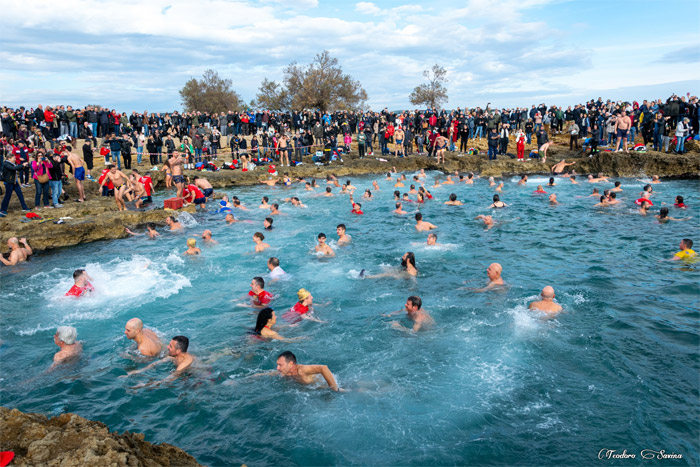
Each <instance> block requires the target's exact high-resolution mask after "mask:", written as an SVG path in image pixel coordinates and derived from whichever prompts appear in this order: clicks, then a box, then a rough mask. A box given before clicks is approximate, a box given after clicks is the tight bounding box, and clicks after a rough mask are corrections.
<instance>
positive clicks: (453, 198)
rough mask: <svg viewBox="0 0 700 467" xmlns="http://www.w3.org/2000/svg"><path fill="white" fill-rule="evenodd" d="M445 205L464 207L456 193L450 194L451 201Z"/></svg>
mask: <svg viewBox="0 0 700 467" xmlns="http://www.w3.org/2000/svg"><path fill="white" fill-rule="evenodd" d="M444 204H448V205H450V206H462V204H463V203H462V202H461V201H459V200H458V199H457V195H456V194H454V193H451V194H450V199H449V200H448V201H445V203H444Z"/></svg>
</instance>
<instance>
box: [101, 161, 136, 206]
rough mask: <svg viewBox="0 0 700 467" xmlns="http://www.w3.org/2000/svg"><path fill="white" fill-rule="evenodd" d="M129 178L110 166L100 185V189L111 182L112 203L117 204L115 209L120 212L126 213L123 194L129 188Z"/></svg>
mask: <svg viewBox="0 0 700 467" xmlns="http://www.w3.org/2000/svg"><path fill="white" fill-rule="evenodd" d="M128 180H129V177H127V176H126V175H125V174H124V172H122V171H121V170H117V167H116V166H114V165H113V166H111V167H110V168H109V172H107V173H106V174H105V177H104V179H102V183H101V184H100V189H101V188H102V187H104V186H105V185H106V184H107V182H112V184H113V185H114V201H115V202H116V203H117V208H118V209H119V210H120V211H126V204H125V203H124V193H126V190H127V189H128V188H129V184H128Z"/></svg>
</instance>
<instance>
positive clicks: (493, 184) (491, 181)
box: [489, 177, 496, 186]
mask: <svg viewBox="0 0 700 467" xmlns="http://www.w3.org/2000/svg"><path fill="white" fill-rule="evenodd" d="M489 186H496V181H495V180H494V179H493V177H489Z"/></svg>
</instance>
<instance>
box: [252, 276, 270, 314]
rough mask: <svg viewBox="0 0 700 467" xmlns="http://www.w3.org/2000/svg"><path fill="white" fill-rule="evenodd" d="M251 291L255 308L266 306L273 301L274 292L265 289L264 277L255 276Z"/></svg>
mask: <svg viewBox="0 0 700 467" xmlns="http://www.w3.org/2000/svg"><path fill="white" fill-rule="evenodd" d="M250 289H251V290H250V292H248V296H250V297H251V302H252V303H251V304H252V306H253V307H254V308H265V307H266V306H268V305H269V304H270V302H271V301H272V294H271V293H270V292H268V291H267V290H265V279H263V278H262V277H258V276H256V277H253V280H252V281H250Z"/></svg>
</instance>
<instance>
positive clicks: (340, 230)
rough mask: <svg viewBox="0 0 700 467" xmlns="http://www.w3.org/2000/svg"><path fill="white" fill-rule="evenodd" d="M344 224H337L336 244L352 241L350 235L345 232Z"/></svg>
mask: <svg viewBox="0 0 700 467" xmlns="http://www.w3.org/2000/svg"><path fill="white" fill-rule="evenodd" d="M345 230H346V229H345V224H338V226H337V227H336V228H335V232H336V233H337V234H338V245H347V244H348V243H350V242H351V241H352V237H351V236H350V235H348V234H346V233H345Z"/></svg>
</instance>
